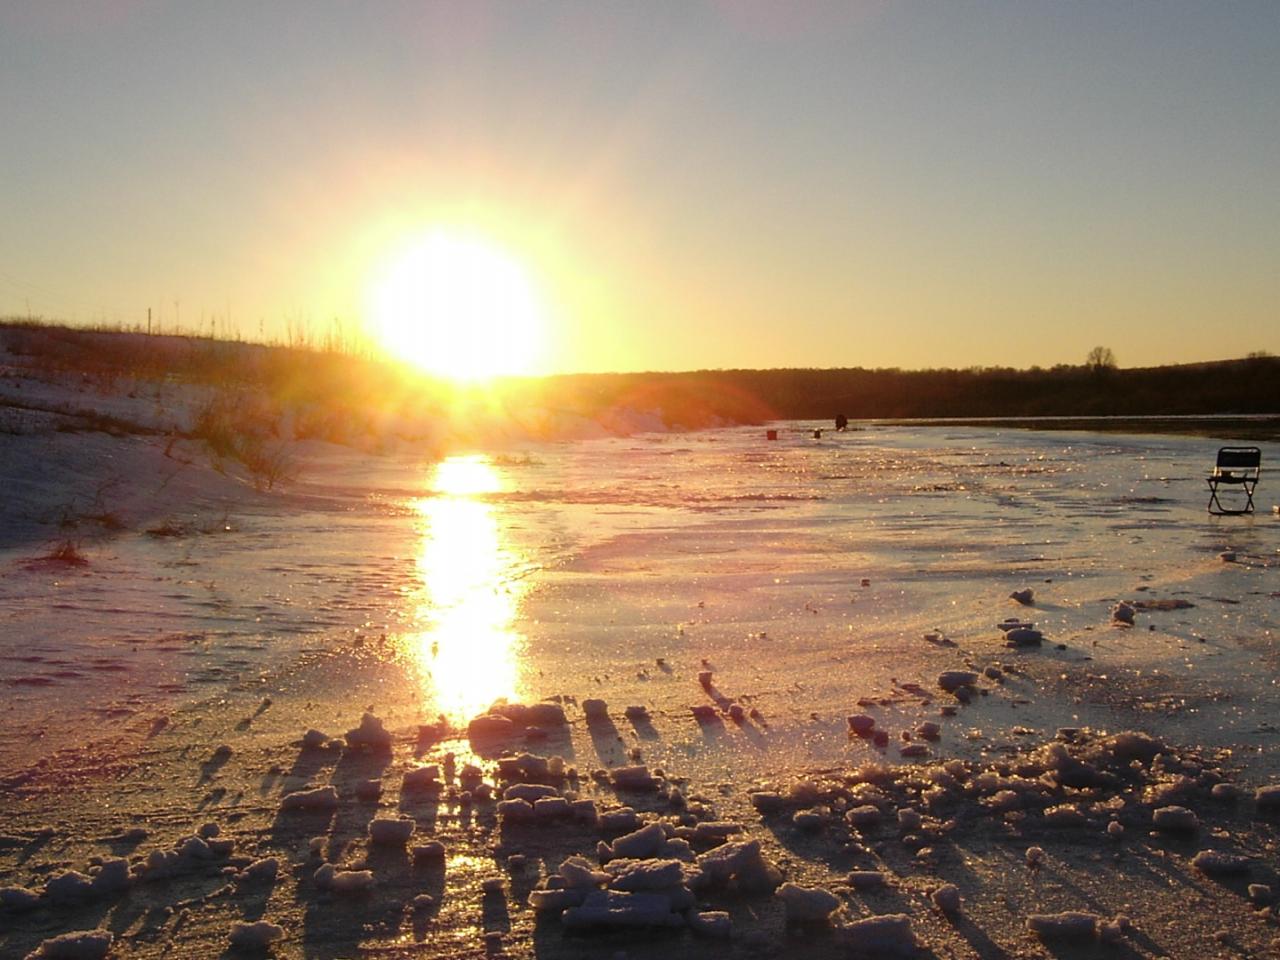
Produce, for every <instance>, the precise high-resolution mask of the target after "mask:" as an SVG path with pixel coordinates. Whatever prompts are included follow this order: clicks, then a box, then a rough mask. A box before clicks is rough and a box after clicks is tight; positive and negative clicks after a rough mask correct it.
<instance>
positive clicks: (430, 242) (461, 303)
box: [367, 230, 546, 383]
mask: <svg viewBox="0 0 1280 960" xmlns="http://www.w3.org/2000/svg"><path fill="white" fill-rule="evenodd" d="M367 300H368V302H367V311H368V318H369V321H370V323H371V326H372V331H373V333H374V336H375V337H376V339H377V340H378V342H379V343H380V344H381V346H382V348H383V349H384V350H386V351H387V352H388V353H389V354H391V355H392V356H394V357H396V358H397V359H399V360H403V361H405V362H407V363H410V364H412V365H414V366H416V367H418V368H419V369H421V370H423V371H424V372H426V373H429V374H433V375H435V376H438V377H442V378H445V379H449V380H454V381H460V382H471V383H474V382H477V381H484V380H489V379H492V378H494V377H499V376H509V375H519V374H531V373H535V372H537V371H538V369H539V367H540V365H541V361H542V355H543V351H544V348H545V336H546V330H545V326H546V324H545V319H546V318H545V309H544V306H543V302H542V298H541V297H540V296H539V293H538V290H537V288H536V286H535V284H534V282H533V280H532V278H531V277H530V274H529V272H528V271H527V270H526V269H525V267H524V265H523V264H522V263H521V262H520V261H519V260H517V259H516V258H514V257H513V256H511V255H510V254H508V253H507V252H506V251H505V250H503V249H502V248H501V247H500V246H498V245H497V244H495V243H493V242H491V241H489V240H488V239H487V238H484V237H479V236H475V235H472V234H468V233H463V232H450V231H446V230H433V231H431V232H429V233H427V234H426V235H424V236H420V237H418V238H416V239H414V240H412V241H410V242H408V243H406V244H405V245H404V246H402V247H401V248H400V250H399V251H398V252H397V253H396V254H394V255H393V256H392V257H391V258H390V259H389V260H388V261H387V262H386V263H385V265H384V266H383V268H382V269H381V270H380V271H379V272H378V273H377V274H376V275H375V277H374V278H373V281H372V283H371V284H370V286H369V291H368V295H367Z"/></svg>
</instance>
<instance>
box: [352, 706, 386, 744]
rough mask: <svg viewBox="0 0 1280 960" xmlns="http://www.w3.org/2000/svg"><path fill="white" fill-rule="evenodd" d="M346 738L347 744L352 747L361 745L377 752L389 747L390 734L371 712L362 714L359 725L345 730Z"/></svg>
mask: <svg viewBox="0 0 1280 960" xmlns="http://www.w3.org/2000/svg"><path fill="white" fill-rule="evenodd" d="M346 740H347V746H348V747H352V748H353V749H358V748H362V747H363V748H365V749H368V750H372V751H374V752H378V753H382V752H386V751H389V750H390V749H391V734H390V733H389V732H388V731H387V730H386V729H385V728H384V727H383V725H382V721H381V720H380V719H378V718H377V717H375V716H374V715H373V714H372V713H366V714H364V716H362V717H361V718H360V726H358V727H356V728H355V729H353V730H348V731H347V733H346Z"/></svg>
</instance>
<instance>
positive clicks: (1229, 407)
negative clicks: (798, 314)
mask: <svg viewBox="0 0 1280 960" xmlns="http://www.w3.org/2000/svg"><path fill="white" fill-rule="evenodd" d="M0 343H3V346H4V347H5V349H7V350H8V351H9V352H10V353H11V354H14V355H19V356H24V357H25V358H26V362H27V363H28V364H29V365H30V364H34V365H35V366H37V367H38V368H41V369H45V370H48V371H49V372H55V371H63V372H65V371H75V372H76V373H78V374H80V375H82V376H84V377H85V378H87V379H91V380H92V381H95V382H102V383H106V382H109V381H112V380H114V379H116V378H118V377H122V376H124V377H136V378H141V379H152V380H181V381H186V382H193V383H202V384H208V385H211V386H215V387H218V388H219V389H224V390H225V389H240V388H248V387H260V388H266V389H267V390H268V391H269V393H270V394H271V395H272V396H273V397H274V398H275V399H276V400H277V401H278V403H279V404H280V405H281V406H282V407H288V408H291V409H305V410H306V411H307V417H308V418H309V420H312V421H315V424H316V425H315V427H314V429H315V431H316V433H317V434H318V435H322V436H323V435H326V433H328V432H332V433H333V434H334V435H335V436H337V435H341V434H343V433H346V432H350V428H343V427H341V424H342V423H343V422H350V421H359V422H364V421H370V422H377V421H386V420H388V419H392V418H394V419H399V420H403V419H405V418H410V419H422V420H425V419H431V418H436V419H439V418H442V417H446V416H450V415H452V413H451V411H450V409H449V407H450V403H449V401H448V399H447V398H448V395H449V394H448V390H447V389H446V388H444V387H442V386H441V385H440V384H439V383H438V382H437V383H433V382H431V381H430V380H429V379H427V378H424V377H423V376H421V375H420V374H417V373H414V372H413V371H411V370H408V369H406V368H404V367H402V366H398V365H395V364H390V363H388V362H386V361H380V360H376V359H373V358H370V357H361V356H352V355H350V354H347V353H343V352H340V351H334V350H326V349H323V348H322V347H320V346H318V345H316V346H307V347H298V346H294V347H287V346H269V345H265V344H251V343H241V342H230V341H223V340H215V339H212V338H208V337H185V336H139V335H137V334H130V333H121V332H110V331H102V330H84V329H79V328H71V327H60V326H54V325H44V324H33V323H28V322H25V321H18V320H17V319H14V318H10V319H7V320H6V319H0ZM488 409H489V412H490V413H491V414H493V415H495V416H498V417H499V418H501V417H507V418H512V419H517V420H518V419H519V418H520V417H521V416H522V415H523V414H524V413H525V412H527V411H531V410H539V409H540V410H546V411H551V412H552V413H565V414H571V415H573V416H578V417H584V418H589V419H597V420H602V421H603V420H605V419H608V417H609V416H610V413H611V411H619V410H633V411H641V412H656V413H658V414H659V415H660V416H661V417H662V419H663V420H664V421H665V422H666V424H667V425H669V426H671V427H684V428H689V429H697V428H701V427H707V426H714V425H717V424H726V423H764V422H765V421H768V420H774V419H809V420H831V419H833V418H834V417H835V416H836V415H837V414H844V415H845V416H848V417H850V418H851V419H855V420H859V419H864V420H865V419H937V418H1004V417H1079V416H1094V417H1099V416H1106V417H1125V416H1179V415H1188V414H1195V415H1213V414H1218V415H1231V414H1280V358H1277V357H1273V356H1271V355H1269V354H1266V353H1254V354H1250V355H1249V356H1247V357H1245V358H1242V359H1239V360H1223V361H1216V362H1211V363H1191V364H1179V365H1176V366H1163V367H1145V368H1127V369H1119V368H1117V367H1116V365H1115V356H1114V354H1112V352H1111V351H1110V350H1109V349H1108V348H1106V347H1097V348H1095V349H1093V350H1091V351H1090V352H1089V354H1088V356H1087V357H1086V359H1085V362H1084V363H1083V364H1079V365H1060V366H1056V367H1052V368H1047V369H1041V368H1037V367H1033V368H1031V369H1029V370H1015V369H1011V368H1005V367H992V368H970V369H967V370H948V369H941V370H899V369H880V370H868V369H863V368H859V367H853V368H840V369H810V368H792V369H775V370H703V371H694V372H686V373H654V372H650V373H614V374H573V375H562V376H553V377H544V378H523V379H522V378H511V379H508V380H506V381H504V382H503V383H502V384H501V385H500V390H498V391H497V394H496V395H495V397H494V401H493V403H492V404H490V405H489V408H488ZM453 413H456V411H454V412H453ZM330 424H332V426H330Z"/></svg>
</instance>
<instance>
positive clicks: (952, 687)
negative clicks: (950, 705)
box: [938, 670, 978, 693]
mask: <svg viewBox="0 0 1280 960" xmlns="http://www.w3.org/2000/svg"><path fill="white" fill-rule="evenodd" d="M977 682H978V675H977V674H976V673H972V672H970V671H968V670H945V671H943V672H942V673H940V674H938V686H939V687H940V688H941V689H943V690H945V691H946V692H947V693H955V692H956V691H957V690H959V689H961V688H963V687H971V686H973V685H974V684H975V683H977Z"/></svg>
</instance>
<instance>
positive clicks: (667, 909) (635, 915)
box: [561, 890, 685, 930]
mask: <svg viewBox="0 0 1280 960" xmlns="http://www.w3.org/2000/svg"><path fill="white" fill-rule="evenodd" d="M561 922H562V923H563V924H564V926H565V927H566V929H570V930H574V929H583V928H591V927H680V926H684V923H685V920H684V917H683V916H681V915H680V914H678V913H673V912H672V910H671V902H670V900H668V899H667V897H665V896H663V895H662V894H658V893H626V892H624V891H621V890H594V891H592V892H591V893H589V894H587V896H586V899H585V900H583V902H582V904H581V905H580V906H577V907H569V908H568V909H567V910H565V912H564V915H563V917H562V918H561Z"/></svg>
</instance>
